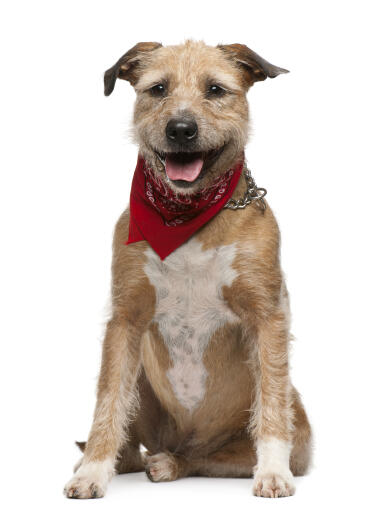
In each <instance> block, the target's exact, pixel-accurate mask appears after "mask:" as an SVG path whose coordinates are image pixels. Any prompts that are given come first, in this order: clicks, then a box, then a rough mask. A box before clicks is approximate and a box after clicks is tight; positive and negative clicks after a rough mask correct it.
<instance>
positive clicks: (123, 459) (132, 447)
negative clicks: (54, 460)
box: [74, 440, 145, 474]
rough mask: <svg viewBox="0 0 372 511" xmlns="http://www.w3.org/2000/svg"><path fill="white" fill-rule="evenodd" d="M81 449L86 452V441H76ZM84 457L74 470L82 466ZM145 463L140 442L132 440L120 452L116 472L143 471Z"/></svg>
mask: <svg viewBox="0 0 372 511" xmlns="http://www.w3.org/2000/svg"><path fill="white" fill-rule="evenodd" d="M75 443H76V445H77V446H78V447H79V449H80V450H81V451H82V452H84V449H85V445H86V442H75ZM81 462H82V459H81V460H80V461H79V462H78V463H77V464H76V465H75V467H74V472H76V470H77V469H78V468H79V467H80V465H81ZM144 470H145V465H144V462H143V457H142V455H141V452H140V449H139V443H138V442H136V441H134V440H133V441H130V442H128V444H126V445H124V446H123V447H122V448H121V449H120V450H119V453H118V456H117V459H116V463H115V473H116V474H129V473H131V472H143V471H144Z"/></svg>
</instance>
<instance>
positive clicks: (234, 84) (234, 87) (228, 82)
mask: <svg viewBox="0 0 372 511" xmlns="http://www.w3.org/2000/svg"><path fill="white" fill-rule="evenodd" d="M207 82H208V83H210V84H212V83H216V84H218V85H221V86H222V87H224V88H226V89H229V90H230V91H232V92H234V91H238V90H240V89H241V85H240V84H239V82H238V81H237V80H236V79H235V77H234V76H232V75H231V74H230V73H224V72H223V71H222V70H214V71H213V74H212V73H211V74H210V75H208V78H207Z"/></svg>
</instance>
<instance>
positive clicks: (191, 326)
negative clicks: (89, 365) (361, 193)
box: [65, 41, 311, 499]
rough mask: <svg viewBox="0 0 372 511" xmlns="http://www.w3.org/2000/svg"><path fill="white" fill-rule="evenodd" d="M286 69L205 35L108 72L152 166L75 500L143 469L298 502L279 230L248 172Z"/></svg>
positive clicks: (136, 54)
mask: <svg viewBox="0 0 372 511" xmlns="http://www.w3.org/2000/svg"><path fill="white" fill-rule="evenodd" d="M284 72H286V70H285V69H281V68H278V67H276V66H274V65H272V64H270V63H269V62H267V61H266V60H264V59H263V58H261V57H260V56H259V55H257V54H256V53H254V52H253V51H252V50H250V49H249V48H247V47H246V46H244V45H241V44H231V45H219V46H217V47H212V46H207V45H205V44H204V43H201V42H194V41H187V42H186V43H185V44H181V45H178V46H168V47H163V46H162V45H161V44H159V43H152V42H151V43H139V44H137V45H136V46H134V47H133V48H132V49H131V50H129V51H128V52H127V53H126V54H125V55H124V56H123V57H121V58H120V59H119V61H118V62H117V63H116V64H115V65H114V66H113V67H112V68H110V69H109V70H108V71H106V73H105V94H106V95H109V94H111V92H112V91H113V89H114V86H115V82H116V80H117V78H122V79H124V80H128V81H129V82H130V83H131V84H132V85H133V86H134V88H135V91H136V94H137V99H136V104H135V111H134V134H135V137H136V140H137V142H138V145H139V154H140V157H139V160H138V164H137V169H136V173H135V179H134V180H133V186H132V192H131V205H130V211H129V210H126V211H125V212H124V213H123V214H122V216H121V217H120V219H119V221H118V223H117V225H116V230H115V235H114V243H113V264H112V272H113V276H112V316H111V319H110V321H109V322H108V324H107V329H106V335H105V339H104V342H103V353H102V366H101V372H100V377H99V383H98V391H97V405H96V409H95V414H94V420H93V425H92V428H91V431H90V434H89V438H88V440H87V442H86V444H85V443H80V444H79V446H80V448H81V450H82V451H83V452H84V455H83V458H82V460H81V461H80V462H79V463H78V465H77V467H76V468H75V475H74V476H73V478H72V479H71V480H70V481H69V482H68V483H67V485H66V486H65V495H66V496H67V497H72V498H82V499H83V498H95V497H102V496H103V495H104V494H105V491H106V487H107V484H108V482H109V480H110V478H111V477H112V476H113V474H114V473H115V472H116V473H128V472H136V471H142V470H145V471H146V473H147V475H148V477H149V479H150V480H151V481H155V482H158V481H172V480H175V479H178V478H180V477H185V476H188V475H194V476H195V475H197V476H211V477H254V484H253V488H254V489H253V492H254V494H255V495H257V496H262V497H284V496H289V495H292V494H293V492H294V479H293V475H302V474H304V473H305V472H306V470H307V468H308V466H309V462H310V454H311V430H310V426H309V423H308V420H307V417H306V413H305V411H304V408H303V406H302V403H301V400H300V397H299V394H298V393H297V391H296V389H295V388H294V387H293V385H292V384H291V381H290V377H289V367H288V349H289V341H290V333H289V308H288V294H287V290H286V286H285V282H284V279H283V275H282V271H281V268H280V254H279V250H280V241H279V231H278V226H277V223H276V221H275V218H274V216H273V214H272V212H271V210H270V208H269V207H268V205H267V203H266V200H265V199H263V193H264V192H263V190H262V189H258V188H257V187H256V186H255V184H254V182H253V179H252V178H251V177H250V175H249V173H248V171H247V169H246V167H245V164H244V147H245V144H246V142H247V131H248V122H249V116H248V104H247V100H246V92H247V90H248V89H249V88H250V87H251V86H252V85H253V84H254V83H255V82H256V81H260V80H265V79H266V78H267V77H270V78H274V77H276V76H277V75H278V74H280V73H284ZM159 219H160V220H159ZM200 219H201V220H200ZM141 445H143V446H144V447H145V448H146V450H147V452H146V453H140V446H141Z"/></svg>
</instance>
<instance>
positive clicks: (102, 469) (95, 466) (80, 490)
mask: <svg viewBox="0 0 372 511" xmlns="http://www.w3.org/2000/svg"><path fill="white" fill-rule="evenodd" d="M112 475H113V470H111V469H109V468H108V466H107V464H106V463H105V462H95V463H87V464H85V465H84V464H82V465H81V466H80V467H79V468H78V470H77V472H76V474H75V475H74V477H73V478H72V479H70V481H69V482H68V483H67V484H66V486H65V488H64V490H63V492H64V494H65V495H66V497H68V498H70V499H98V498H101V497H103V496H104V495H105V493H106V488H107V484H108V482H109V480H110V478H111V476H112Z"/></svg>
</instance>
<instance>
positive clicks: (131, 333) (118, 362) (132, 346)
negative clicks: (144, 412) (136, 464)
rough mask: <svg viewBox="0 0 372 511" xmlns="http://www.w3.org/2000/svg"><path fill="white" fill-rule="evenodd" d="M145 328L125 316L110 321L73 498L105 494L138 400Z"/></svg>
mask: <svg viewBox="0 0 372 511" xmlns="http://www.w3.org/2000/svg"><path fill="white" fill-rule="evenodd" d="M141 337H142V332H141V331H140V329H139V328H137V327H136V326H135V325H133V324H129V323H128V322H125V321H123V320H121V321H120V322H119V321H115V320H112V321H110V322H109V324H108V325H107V330H106V335H105V339H104V342H103V353H102V365H101V372H100V377H99V382H98V392H97V404H96V409H95V413H94V420H93V425H92V428H91V431H90V434H89V438H88V441H87V444H86V448H85V451H84V456H83V459H82V462H81V464H80V466H79V468H78V469H77V471H76V473H75V475H74V477H73V478H72V479H71V480H70V481H69V482H68V483H67V485H66V486H65V490H64V491H65V495H66V496H67V497H70V498H96V497H103V495H104V494H105V490H106V487H107V484H108V482H109V480H110V478H111V477H112V475H113V474H114V465H115V457H116V455H117V452H118V450H119V447H120V446H121V445H122V443H123V442H125V439H126V438H125V436H126V429H127V426H128V421H129V418H130V414H131V413H132V411H133V406H134V402H135V386H136V382H137V376H138V372H139V367H140V344H141V343H140V341H141Z"/></svg>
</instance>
